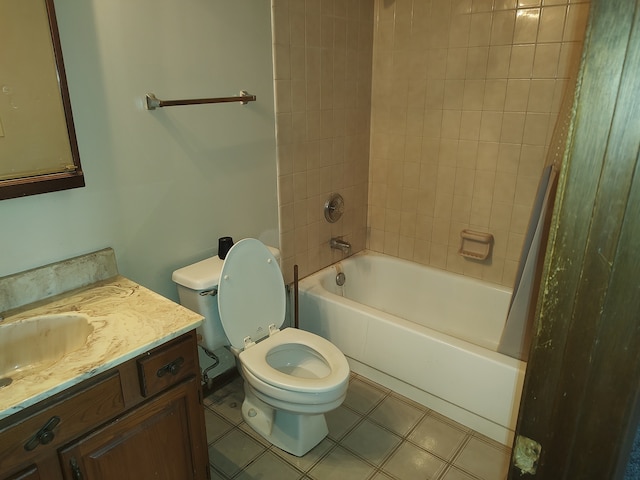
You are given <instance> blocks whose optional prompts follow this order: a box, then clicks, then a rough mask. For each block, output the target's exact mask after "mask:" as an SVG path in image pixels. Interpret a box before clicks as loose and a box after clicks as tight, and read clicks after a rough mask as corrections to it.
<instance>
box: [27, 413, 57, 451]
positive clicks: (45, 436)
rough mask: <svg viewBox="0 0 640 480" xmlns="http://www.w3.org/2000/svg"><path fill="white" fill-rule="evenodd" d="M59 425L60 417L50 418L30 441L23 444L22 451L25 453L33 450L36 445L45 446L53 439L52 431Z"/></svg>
mask: <svg viewBox="0 0 640 480" xmlns="http://www.w3.org/2000/svg"><path fill="white" fill-rule="evenodd" d="M59 423H60V417H58V416H54V417H51V418H50V419H49V420H48V421H47V423H45V424H44V425H43V426H42V428H41V429H40V430H38V431H37V433H36V434H35V435H34V436H33V437H31V439H30V440H29V441H28V442H27V443H25V445H24V449H25V450H26V451H27V452H30V451H31V450H34V449H35V448H36V447H37V446H38V445H46V444H47V443H49V442H51V440H53V439H54V437H55V434H54V433H53V429H54V428H56V427H57V426H58V424H59Z"/></svg>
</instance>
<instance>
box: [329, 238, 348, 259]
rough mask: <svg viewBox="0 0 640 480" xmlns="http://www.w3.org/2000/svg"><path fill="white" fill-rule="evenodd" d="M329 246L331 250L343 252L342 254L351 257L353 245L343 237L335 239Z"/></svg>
mask: <svg viewBox="0 0 640 480" xmlns="http://www.w3.org/2000/svg"><path fill="white" fill-rule="evenodd" d="M329 246H330V247H331V248H335V249H336V250H342V253H345V254H347V255H349V253H351V244H350V243H349V242H347V241H346V240H343V239H342V237H334V238H332V239H331V241H330V242H329Z"/></svg>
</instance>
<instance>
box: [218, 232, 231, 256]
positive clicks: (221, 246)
mask: <svg viewBox="0 0 640 480" xmlns="http://www.w3.org/2000/svg"><path fill="white" fill-rule="evenodd" d="M231 247H233V238H231V237H220V238H219V239H218V257H219V258H220V259H221V260H224V259H225V258H226V257H227V253H229V250H231Z"/></svg>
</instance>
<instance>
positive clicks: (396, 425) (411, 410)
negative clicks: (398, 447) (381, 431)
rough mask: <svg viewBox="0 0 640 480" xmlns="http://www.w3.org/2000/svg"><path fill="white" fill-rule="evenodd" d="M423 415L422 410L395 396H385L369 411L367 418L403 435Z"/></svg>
mask: <svg viewBox="0 0 640 480" xmlns="http://www.w3.org/2000/svg"><path fill="white" fill-rule="evenodd" d="M423 415H424V410H421V409H418V408H416V407H414V406H412V405H409V404H408V403H405V402H403V401H402V400H399V399H397V398H395V397H387V398H385V399H384V400H383V401H382V402H381V403H380V404H379V405H378V406H377V407H376V408H375V409H374V410H373V411H372V412H371V414H370V415H369V418H370V419H372V420H373V421H375V422H377V423H379V424H380V425H382V426H383V427H386V428H388V429H389V430H391V431H393V432H395V433H397V434H398V435H400V436H405V435H406V434H407V433H409V431H410V430H411V429H412V428H413V427H414V426H415V425H416V424H417V423H418V421H419V420H420V418H422V416H423Z"/></svg>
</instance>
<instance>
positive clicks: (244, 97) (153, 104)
mask: <svg viewBox="0 0 640 480" xmlns="http://www.w3.org/2000/svg"><path fill="white" fill-rule="evenodd" d="M255 101H256V96H255V95H251V94H250V93H248V92H247V91H245V90H242V91H241V92H240V96H237V97H217V98H192V99H187V100H160V99H159V98H158V97H156V96H155V95H154V94H153V93H147V95H146V102H145V106H146V109H147V110H155V109H156V108H161V107H174V106H178V105H202V104H205V103H231V102H240V103H242V105H246V104H247V103H249V102H255Z"/></svg>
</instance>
